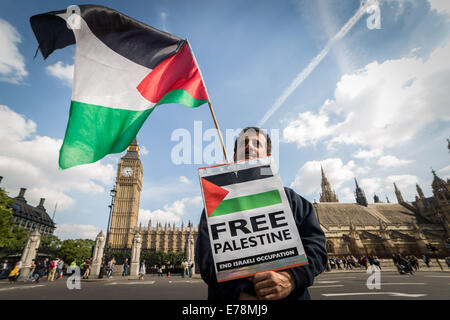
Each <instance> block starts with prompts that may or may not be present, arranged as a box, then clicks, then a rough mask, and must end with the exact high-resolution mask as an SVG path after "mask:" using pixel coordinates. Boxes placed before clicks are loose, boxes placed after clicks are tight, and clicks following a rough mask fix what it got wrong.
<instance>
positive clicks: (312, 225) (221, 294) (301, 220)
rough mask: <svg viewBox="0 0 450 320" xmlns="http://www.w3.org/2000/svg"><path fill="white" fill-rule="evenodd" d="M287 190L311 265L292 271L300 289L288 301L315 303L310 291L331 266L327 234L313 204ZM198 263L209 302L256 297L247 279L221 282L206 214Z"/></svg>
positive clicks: (197, 250)
mask: <svg viewBox="0 0 450 320" xmlns="http://www.w3.org/2000/svg"><path fill="white" fill-rule="evenodd" d="M284 189H285V191H286V196H287V198H288V200H289V204H290V206H291V209H292V213H293V214H294V219H295V222H296V224H297V228H298V231H299V233H300V237H301V239H302V244H303V247H304V248H305V252H306V256H307V257H308V262H309V264H308V265H305V266H300V267H294V268H291V269H290V271H291V272H292V274H293V276H294V278H295V284H296V288H295V289H294V291H292V292H291V294H290V295H289V296H287V297H286V299H289V300H306V299H311V296H310V295H309V292H308V289H307V287H309V286H311V285H312V284H313V282H314V278H315V277H316V276H317V275H319V274H320V273H322V272H323V271H324V270H325V269H326V266H327V259H328V257H327V251H326V248H325V234H324V233H323V231H322V229H321V228H320V225H319V222H318V220H317V216H316V214H315V211H314V208H313V206H312V204H311V203H310V202H309V201H307V200H306V199H304V198H303V197H301V196H299V195H298V194H297V193H296V192H295V191H294V190H292V189H290V188H286V187H285V188H284ZM195 261H196V263H197V265H198V266H199V268H200V273H201V275H202V278H203V280H204V281H205V282H206V283H207V284H208V300H218V301H230V300H238V299H239V295H240V293H241V292H242V291H245V292H247V293H250V294H255V291H254V289H253V283H251V282H250V281H249V280H248V279H246V278H244V279H236V280H231V281H225V282H221V283H218V282H217V279H216V271H215V269H214V261H213V257H212V251H211V244H210V241H209V234H208V225H207V222H206V215H205V210H203V212H202V216H201V218H200V225H199V230H198V239H197V243H196V245H195Z"/></svg>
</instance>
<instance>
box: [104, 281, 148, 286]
mask: <svg viewBox="0 0 450 320" xmlns="http://www.w3.org/2000/svg"><path fill="white" fill-rule="evenodd" d="M154 283H155V281H133V282H110V283H106V284H105V286H113V285H117V284H119V285H120V284H126V285H130V284H154Z"/></svg>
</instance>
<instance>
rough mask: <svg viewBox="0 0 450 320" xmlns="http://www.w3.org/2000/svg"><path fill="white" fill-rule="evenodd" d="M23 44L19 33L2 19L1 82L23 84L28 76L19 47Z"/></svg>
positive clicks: (0, 28)
mask: <svg viewBox="0 0 450 320" xmlns="http://www.w3.org/2000/svg"><path fill="white" fill-rule="evenodd" d="M21 42H22V40H21V37H20V34H19V32H17V30H16V29H15V28H14V27H13V26H12V25H11V24H10V23H9V22H7V21H5V20H3V19H1V18H0V81H7V82H12V83H21V82H22V81H23V79H24V78H25V77H26V76H27V75H28V72H27V70H26V69H25V62H24V58H23V56H22V54H21V53H20V52H19V48H18V46H17V45H18V44H19V43H21Z"/></svg>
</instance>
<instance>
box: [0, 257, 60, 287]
mask: <svg viewBox="0 0 450 320" xmlns="http://www.w3.org/2000/svg"><path fill="white" fill-rule="evenodd" d="M64 266H65V265H64V261H63V260H62V259H61V258H58V257H57V258H55V259H53V260H50V259H49V258H44V259H41V260H36V259H33V260H32V261H31V266H30V269H29V271H28V273H27V275H26V277H25V279H24V280H23V281H24V282H27V281H31V282H36V283H38V282H39V281H40V280H41V279H42V278H47V280H48V281H50V282H53V281H55V280H57V279H61V278H62V276H63V273H64ZM8 271H9V273H8ZM22 272H23V262H22V260H19V261H18V262H16V263H15V265H14V267H13V268H12V269H10V267H9V265H8V260H4V261H3V263H2V271H1V275H6V274H7V273H8V280H9V283H14V282H16V281H17V279H19V277H20V275H21V273H22Z"/></svg>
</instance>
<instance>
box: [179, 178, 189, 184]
mask: <svg viewBox="0 0 450 320" xmlns="http://www.w3.org/2000/svg"><path fill="white" fill-rule="evenodd" d="M180 182H182V183H187V184H190V183H191V180H189V179H188V178H187V177H185V176H180Z"/></svg>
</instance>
